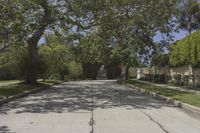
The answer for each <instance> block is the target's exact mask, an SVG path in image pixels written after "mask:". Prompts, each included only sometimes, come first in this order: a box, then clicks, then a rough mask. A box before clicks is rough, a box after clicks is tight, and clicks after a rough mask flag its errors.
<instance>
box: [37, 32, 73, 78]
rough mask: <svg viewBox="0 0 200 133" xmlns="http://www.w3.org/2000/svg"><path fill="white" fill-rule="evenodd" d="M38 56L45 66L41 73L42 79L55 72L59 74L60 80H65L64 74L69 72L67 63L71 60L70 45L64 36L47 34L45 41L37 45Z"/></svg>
mask: <svg viewBox="0 0 200 133" xmlns="http://www.w3.org/2000/svg"><path fill="white" fill-rule="evenodd" d="M39 56H40V59H41V60H42V61H43V62H44V66H45V72H44V74H43V75H42V77H43V78H44V79H45V78H47V77H49V76H50V75H52V74H55V73H56V74H59V75H60V80H65V75H66V74H68V73H69V70H68V64H69V63H70V61H71V60H72V53H71V52H70V45H69V44H67V43H66V42H65V39H64V38H62V37H57V36H55V35H53V34H51V35H48V36H47V37H46V43H45V44H44V45H43V46H41V47H39ZM41 63H42V62H41Z"/></svg>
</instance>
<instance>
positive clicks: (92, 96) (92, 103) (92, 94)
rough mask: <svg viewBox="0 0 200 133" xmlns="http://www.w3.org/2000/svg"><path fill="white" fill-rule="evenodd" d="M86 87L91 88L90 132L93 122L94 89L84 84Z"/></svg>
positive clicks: (92, 132) (92, 131)
mask: <svg viewBox="0 0 200 133" xmlns="http://www.w3.org/2000/svg"><path fill="white" fill-rule="evenodd" d="M86 87H87V88H89V89H91V91H92V92H91V99H92V100H91V113H92V115H91V118H90V121H89V125H90V126H91V131H90V133H94V124H95V120H94V89H93V88H92V87H90V86H86Z"/></svg>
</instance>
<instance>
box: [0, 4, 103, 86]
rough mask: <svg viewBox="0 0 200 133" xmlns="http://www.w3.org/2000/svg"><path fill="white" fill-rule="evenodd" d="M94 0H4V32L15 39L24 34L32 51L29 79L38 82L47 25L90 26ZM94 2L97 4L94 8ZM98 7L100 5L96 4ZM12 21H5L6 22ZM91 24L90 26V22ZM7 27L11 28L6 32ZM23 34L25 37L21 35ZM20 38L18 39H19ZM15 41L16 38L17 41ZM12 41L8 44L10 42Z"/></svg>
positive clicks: (58, 28) (55, 28)
mask: <svg viewBox="0 0 200 133" xmlns="http://www.w3.org/2000/svg"><path fill="white" fill-rule="evenodd" d="M95 3H96V2H95V1H94V0H90V1H84V2H83V1H74V0H69V1H66V0H55V1H53V0H25V1H24V0H13V1H1V4H0V5H1V7H2V9H3V10H2V12H1V16H3V17H2V18H3V19H4V20H1V22H0V25H1V26H3V29H1V35H6V36H8V35H11V36H12V37H13V38H14V40H16V41H17V40H18V38H21V39H22V40H23V42H26V45H27V48H28V51H29V52H28V53H29V60H30V63H29V66H27V67H29V68H30V69H29V70H30V71H29V76H27V79H26V82H27V83H35V82H36V79H37V74H38V73H37V71H38V70H37V69H38V60H39V58H38V51H37V47H38V42H39V40H40V39H41V37H42V36H43V35H44V33H45V31H46V30H47V29H48V30H50V31H55V32H56V33H57V31H61V30H62V29H64V30H65V31H66V30H70V29H71V28H72V27H74V26H77V27H78V28H80V29H87V28H89V27H90V26H91V25H93V24H92V22H91V21H92V20H94V16H93V15H92V14H91V13H92V11H93V9H94V10H96V9H95V6H99V4H95ZM93 6H94V8H93ZM97 9H98V8H97ZM7 21H8V22H9V23H10V24H11V25H10V24H9V23H8V24H6V25H4V23H6V22H7ZM89 25H90V26H89ZM7 31H11V32H9V33H6V34H5V32H7ZM21 36H22V37H21ZM16 38H17V39H16ZM16 41H15V42H16ZM1 44H2V47H0V48H1V49H5V47H7V42H2V43H1ZM8 45H9V44H8Z"/></svg>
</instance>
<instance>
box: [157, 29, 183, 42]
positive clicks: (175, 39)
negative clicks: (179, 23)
mask: <svg viewBox="0 0 200 133" xmlns="http://www.w3.org/2000/svg"><path fill="white" fill-rule="evenodd" d="M172 35H173V36H174V42H176V41H177V40H181V39H183V38H185V37H186V36H187V33H186V31H183V30H181V31H180V32H179V33H175V32H174V33H172ZM162 39H163V37H162V35H161V34H160V33H158V34H157V35H156V36H155V37H154V41H155V42H159V41H160V40H162Z"/></svg>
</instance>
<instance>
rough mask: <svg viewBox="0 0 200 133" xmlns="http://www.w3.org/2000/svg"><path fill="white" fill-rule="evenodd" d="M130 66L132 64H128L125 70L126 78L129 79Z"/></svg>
mask: <svg viewBox="0 0 200 133" xmlns="http://www.w3.org/2000/svg"><path fill="white" fill-rule="evenodd" d="M129 68H130V66H129V65H127V66H126V70H125V80H129Z"/></svg>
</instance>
